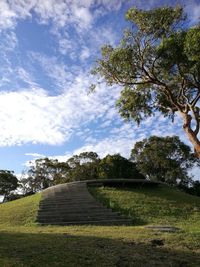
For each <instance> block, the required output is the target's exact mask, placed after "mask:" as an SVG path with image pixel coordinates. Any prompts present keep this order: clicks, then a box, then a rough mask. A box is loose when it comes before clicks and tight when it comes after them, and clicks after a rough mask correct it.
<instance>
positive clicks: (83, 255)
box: [0, 188, 200, 267]
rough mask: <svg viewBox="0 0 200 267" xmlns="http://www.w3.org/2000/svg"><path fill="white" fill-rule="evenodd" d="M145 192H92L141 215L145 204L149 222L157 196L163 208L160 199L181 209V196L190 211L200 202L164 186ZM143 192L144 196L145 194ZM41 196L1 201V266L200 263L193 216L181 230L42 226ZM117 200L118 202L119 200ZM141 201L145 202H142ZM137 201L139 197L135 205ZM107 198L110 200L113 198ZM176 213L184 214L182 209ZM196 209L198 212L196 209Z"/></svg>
mask: <svg viewBox="0 0 200 267" xmlns="http://www.w3.org/2000/svg"><path fill="white" fill-rule="evenodd" d="M163 190H164V191H163ZM144 191H145V190H144ZM144 191H143V192H141V191H140V193H139V192H138V189H137V190H136V189H135V190H133V189H131V190H130V189H125V190H124V189H123V190H122V189H110V188H98V189H93V193H95V194H97V195H98V196H99V197H101V198H102V196H103V198H104V199H108V197H109V198H110V201H109V203H110V204H111V205H114V206H115V208H116V205H118V208H120V209H121V210H126V211H127V210H128V206H130V207H132V208H133V206H134V205H135V210H137V209H138V214H139V206H140V207H142V206H143V207H144V206H146V208H145V209H143V210H141V214H143V215H140V216H142V217H141V218H140V220H141V219H142V220H143V223H144V221H145V223H152V220H151V219H149V221H148V218H150V217H148V216H149V215H151V212H153V208H151V209H150V210H148V209H149V208H147V203H149V201H150V200H151V201H152V202H151V201H150V202H151V203H154V204H151V205H153V206H154V207H155V203H156V201H155V200H157V203H159V205H160V206H162V205H161V203H162V204H163V203H165V204H163V205H165V209H166V208H168V204H167V202H168V203H170V204H169V206H170V205H172V206H174V207H175V206H177V207H179V205H181V203H180V200H182V202H184V205H183V206H187V205H189V207H190V208H188V209H187V211H188V212H191V208H192V209H194V207H197V206H198V205H199V200H198V199H197V198H193V197H190V196H188V195H183V194H180V195H179V196H178V195H176V196H175V195H174V196H173V194H175V192H170V191H168V192H167V191H166V190H165V189H164V188H160V189H159V190H158V189H157V190H154V192H153V191H152V192H150V191H149V192H144ZM143 194H144V196H142V195H143ZM163 194H164V195H163ZM178 194H179V193H178ZM139 195H140V196H139ZM161 195H162V196H161ZM39 198H40V196H39V195H35V196H31V197H28V198H25V199H21V200H17V201H13V202H10V203H7V204H3V205H0V266H1V267H12V266H13V267H29V266H32V267H35V266H40V267H47V266H48V267H51V266H52V267H54V266H59V267H62V266H63V267H64V266H67V267H70V266H71V267H74V266H76V267H79V266H80V267H85V266H91V267H93V266H97V267H98V266H99V267H103V266H105V267H107V266H109V267H116V266H119V267H123V266H136V267H137V266H140V267H142V266H152V267H153V266H162V267H163V266H173V267H180V266H184V267H187V266H188V267H192V266H194V267H195V266H197V267H198V266H200V258H199V254H198V253H200V248H199V235H198V228H197V224H198V223H196V222H195V220H194V219H192V220H191V223H190V224H191V226H190V227H189V226H187V227H185V231H184V232H181V233H176V234H169V233H156V232H153V231H151V230H148V229H144V228H143V226H141V225H140V226H128V227H126V226H120V227H100V226H73V227H57V226H47V227H40V226H38V225H36V224H34V219H35V215H36V209H37V207H38V202H39ZM131 198H132V200H131V201H130V199H131ZM154 198H155V199H154ZM174 198H178V201H177V204H175V202H173V201H175V199H174ZM117 199H118V204H116V201H117ZM136 199H137V201H136ZM142 199H143V202H140V201H141V200H142ZM166 199H169V201H168V200H166ZM185 199H187V200H185ZM133 200H134V201H135V204H134V205H133ZM139 200H140V201H139ZM106 201H107V202H108V200H106ZM161 201H163V202H161ZM165 201H166V202H165ZM113 203H115V204H113ZM122 203H123V204H122ZM136 203H137V205H136ZM194 203H195V204H194ZM125 206H126V208H125ZM136 207H137V208H136ZM181 208H182V206H181ZM161 210H162V209H161ZM157 211H158V209H157ZM163 212H164V211H163V210H162V212H161V213H160V215H158V214H157V215H156V218H157V219H155V221H154V222H155V223H157V222H160V217H162V216H163ZM155 213H158V212H155V211H154V216H152V218H153V217H155ZM175 213H176V214H179V212H175ZM184 213H186V210H185V211H184ZM192 213H194V214H195V212H192ZM135 214H136V211H134V218H135ZM171 215H172V217H173V216H174V215H173V214H171ZM171 215H170V214H168V215H167V217H168V218H170V216H171ZM138 216H139V215H138ZM196 216H197V217H198V216H199V215H196ZM175 217H177V215H175ZM178 217H179V222H178V224H179V225H181V220H182V219H181V217H180V214H179V215H178ZM197 217H196V218H197ZM182 218H183V217H182ZM198 218H199V217H198ZM140 220H139V221H137V220H136V221H135V224H137V223H138V222H139V223H141V221H140ZM156 220H157V221H156ZM184 220H185V219H184ZM152 239H162V240H163V241H164V246H161V247H160V246H156V247H155V246H152V244H151V241H152Z"/></svg>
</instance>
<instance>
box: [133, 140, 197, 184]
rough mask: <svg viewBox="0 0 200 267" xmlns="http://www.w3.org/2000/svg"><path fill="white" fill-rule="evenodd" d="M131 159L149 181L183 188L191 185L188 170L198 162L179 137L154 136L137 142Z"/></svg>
mask: <svg viewBox="0 0 200 267" xmlns="http://www.w3.org/2000/svg"><path fill="white" fill-rule="evenodd" d="M131 159H132V160H133V161H134V162H135V163H136V166H137V168H138V169H139V170H140V171H141V173H142V174H144V175H145V176H146V177H147V178H148V179H150V180H156V181H161V182H165V183H168V184H170V185H182V186H187V185H188V183H190V181H191V177H190V176H189V175H188V170H190V169H191V168H192V167H193V166H194V164H195V163H196V162H197V159H196V158H195V157H194V155H193V154H192V153H191V149H190V147H189V146H187V145H185V144H184V143H183V142H182V141H180V139H179V138H178V136H172V137H170V136H167V137H158V136H152V137H150V138H148V139H147V138H146V139H144V140H142V141H140V142H137V143H136V144H135V146H134V148H133V149H132V152H131Z"/></svg>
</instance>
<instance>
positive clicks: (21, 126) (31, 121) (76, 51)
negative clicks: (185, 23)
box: [0, 0, 200, 173]
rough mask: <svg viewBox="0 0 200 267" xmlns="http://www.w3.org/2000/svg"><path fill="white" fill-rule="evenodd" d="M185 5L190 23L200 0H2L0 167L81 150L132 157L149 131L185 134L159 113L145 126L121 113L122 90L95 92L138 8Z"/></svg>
mask: <svg viewBox="0 0 200 267" xmlns="http://www.w3.org/2000/svg"><path fill="white" fill-rule="evenodd" d="M177 3H181V4H183V5H184V6H185V10H186V12H187V13H188V17H189V19H190V23H191V24H195V23H196V22H197V21H198V17H199V14H200V0H184V1H176V0H175V1H174V0H173V1H170V0H169V1H168V0H166V1H159V0H149V1H148V0H141V1H139V0H133V1H128V0H109V1H107V0H81V1H80V0H0V38H1V42H0V169H9V170H14V171H15V173H20V172H21V171H22V170H23V169H24V168H26V164H27V162H29V161H30V160H33V159H36V158H38V157H44V156H45V157H46V156H48V157H54V158H58V159H60V160H66V159H67V158H68V157H69V156H71V155H72V154H75V153H80V152H82V151H96V152H97V153H98V154H99V155H100V156H105V155H106V154H108V153H110V154H113V153H121V154H122V155H123V156H126V157H129V155H130V151H131V149H132V147H133V146H134V143H135V142H136V141H138V140H141V139H143V138H145V137H149V136H150V135H162V136H165V135H174V134H177V135H180V136H181V139H182V140H183V141H185V142H186V138H185V136H184V133H183V132H182V129H181V123H180V122H179V120H178V119H176V121H175V122H176V124H172V123H171V122H170V121H168V120H167V119H164V118H163V117H162V116H159V114H158V115H157V116H155V117H153V118H151V119H147V120H146V121H144V122H143V123H142V124H141V126H140V127H139V128H138V127H137V126H136V125H135V124H134V123H125V122H123V120H122V119H121V118H120V117H119V115H118V112H117V110H116V108H115V101H116V99H117V98H118V96H119V92H120V88H107V87H106V86H105V85H104V84H102V85H101V86H100V87H99V88H98V90H97V92H96V93H94V94H88V88H89V85H90V84H91V83H92V82H93V79H94V78H93V77H91V75H90V70H91V68H92V66H93V65H94V63H95V59H96V58H97V57H98V55H99V51H100V47H101V46H102V45H103V44H105V43H106V44H112V45H116V44H117V43H118V42H119V40H120V37H121V36H122V32H123V29H124V28H126V27H128V26H129V24H128V22H126V21H125V20H124V14H125V12H126V11H127V10H128V9H129V8H130V7H131V6H137V7H139V8H145V9H149V8H152V7H155V6H161V5H172V4H173V5H174V4H177Z"/></svg>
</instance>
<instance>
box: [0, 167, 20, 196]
mask: <svg viewBox="0 0 200 267" xmlns="http://www.w3.org/2000/svg"><path fill="white" fill-rule="evenodd" d="M17 186H18V179H17V177H16V176H15V175H14V174H13V172H12V171H8V170H0V195H3V196H4V200H6V198H7V197H8V196H9V194H10V192H11V191H13V190H15V189H16V188H17Z"/></svg>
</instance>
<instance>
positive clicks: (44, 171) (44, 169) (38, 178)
mask: <svg viewBox="0 0 200 267" xmlns="http://www.w3.org/2000/svg"><path fill="white" fill-rule="evenodd" d="M69 170H70V167H69V165H68V164H67V163H66V162H59V161H58V160H57V159H49V158H44V159H37V160H36V161H35V162H34V163H33V165H32V166H31V167H30V169H29V170H28V173H27V176H28V177H26V178H24V179H22V180H21V186H22V188H23V190H24V191H25V192H26V193H31V192H33V193H35V192H37V191H40V190H43V189H45V188H48V187H49V186H52V185H56V184H60V183H65V182H67V181H68V180H67V175H68V172H69Z"/></svg>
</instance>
